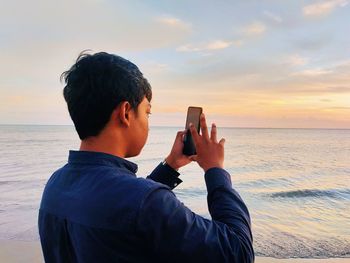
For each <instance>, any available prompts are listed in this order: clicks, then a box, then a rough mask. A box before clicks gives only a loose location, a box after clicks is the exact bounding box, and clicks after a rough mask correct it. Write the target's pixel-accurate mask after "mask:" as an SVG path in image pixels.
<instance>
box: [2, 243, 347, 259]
mask: <svg viewBox="0 0 350 263" xmlns="http://www.w3.org/2000/svg"><path fill="white" fill-rule="evenodd" d="M0 262H7V263H22V262H23V263H24V262H44V259H43V256H42V252H41V248H40V242H39V241H20V240H0ZM255 262H256V263H270V262H271V263H277V262H278V263H326V262H329V263H346V262H350V258H324V259H313V258H288V259H280V258H271V257H256V258H255Z"/></svg>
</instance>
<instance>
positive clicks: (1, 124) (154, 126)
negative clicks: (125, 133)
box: [0, 123, 350, 130]
mask: <svg viewBox="0 0 350 263" xmlns="http://www.w3.org/2000/svg"><path fill="white" fill-rule="evenodd" d="M0 126H71V127H74V125H73V124H30V123H16V124H7V123H0ZM152 127H153V128H180V129H183V127H181V126H167V125H151V126H150V128H152ZM218 128H223V129H286V130H287V129H303V130H350V128H325V127H308V128H307V127H253V126H248V127H244V126H219V127H218Z"/></svg>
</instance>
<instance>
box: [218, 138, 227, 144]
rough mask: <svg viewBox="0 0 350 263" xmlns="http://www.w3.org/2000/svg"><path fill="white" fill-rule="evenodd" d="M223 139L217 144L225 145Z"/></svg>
mask: <svg viewBox="0 0 350 263" xmlns="http://www.w3.org/2000/svg"><path fill="white" fill-rule="evenodd" d="M225 141H226V140H225V138H222V139H221V140H220V141H219V143H220V144H221V145H222V146H224V144H225Z"/></svg>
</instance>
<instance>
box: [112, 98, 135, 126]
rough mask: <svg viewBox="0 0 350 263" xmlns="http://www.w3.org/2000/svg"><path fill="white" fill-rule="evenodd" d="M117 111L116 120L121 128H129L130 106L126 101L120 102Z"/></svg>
mask: <svg viewBox="0 0 350 263" xmlns="http://www.w3.org/2000/svg"><path fill="white" fill-rule="evenodd" d="M118 108H119V110H117V116H116V117H117V119H118V121H119V122H120V124H121V125H122V126H127V127H129V126H130V111H131V109H132V108H131V105H130V103H129V102H128V101H122V102H121V103H120V104H119V106H118Z"/></svg>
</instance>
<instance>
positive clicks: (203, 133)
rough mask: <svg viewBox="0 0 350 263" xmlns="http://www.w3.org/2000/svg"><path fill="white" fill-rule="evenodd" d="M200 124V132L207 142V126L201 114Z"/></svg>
mask: <svg viewBox="0 0 350 263" xmlns="http://www.w3.org/2000/svg"><path fill="white" fill-rule="evenodd" d="M200 124H201V131H202V135H203V137H204V138H205V139H206V140H209V133H208V126H207V122H206V121H205V116H204V113H202V114H201V117H200Z"/></svg>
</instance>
